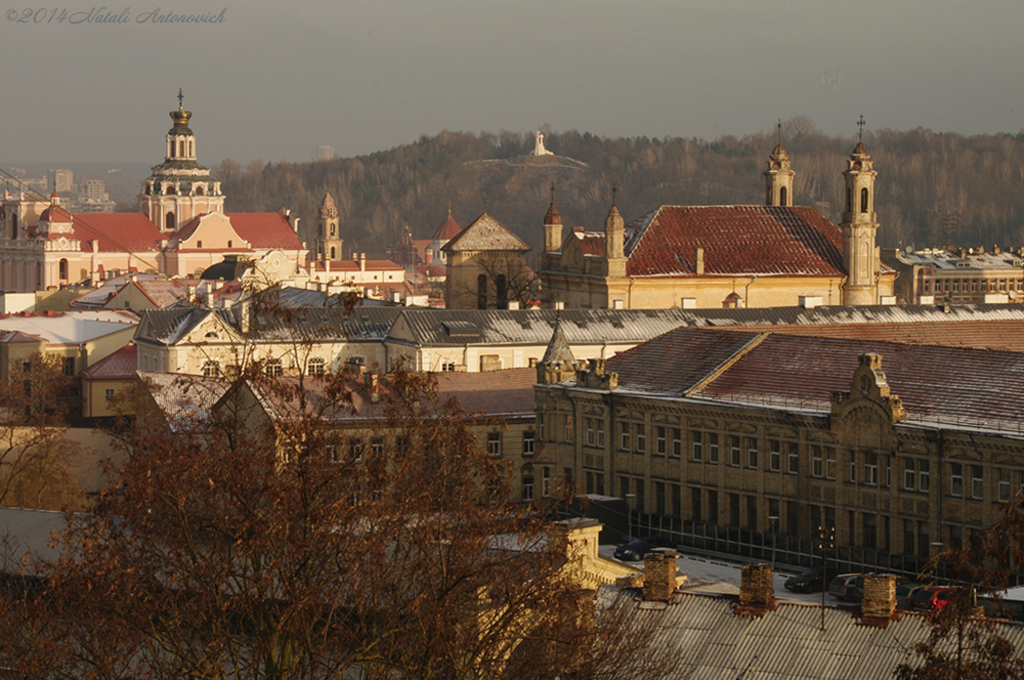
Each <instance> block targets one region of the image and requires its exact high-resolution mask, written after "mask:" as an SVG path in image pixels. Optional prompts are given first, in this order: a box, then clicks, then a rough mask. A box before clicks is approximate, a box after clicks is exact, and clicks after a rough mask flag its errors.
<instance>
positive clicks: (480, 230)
mask: <svg viewBox="0 0 1024 680" xmlns="http://www.w3.org/2000/svg"><path fill="white" fill-rule="evenodd" d="M441 250H444V251H445V252H455V251H484V250H506V251H507V250H520V251H523V250H530V246H528V245H526V244H525V243H524V242H523V240H522V239H521V238H519V237H518V236H516V235H515V234H513V233H512V232H511V231H509V230H508V229H506V228H505V227H504V225H502V224H501V222H499V221H498V220H496V219H494V218H493V217H491V216H490V215H488V214H487V213H484V214H483V215H481V216H480V217H478V218H476V220H475V221H474V222H473V223H472V224H470V225H469V226H468V227H466V228H465V229H463V230H462V231H461V232H460V233H459V235H458V236H456V237H455V238H453V239H452V240H451V241H449V242H448V243H446V244H445V245H444V246H443V247H442V248H441Z"/></svg>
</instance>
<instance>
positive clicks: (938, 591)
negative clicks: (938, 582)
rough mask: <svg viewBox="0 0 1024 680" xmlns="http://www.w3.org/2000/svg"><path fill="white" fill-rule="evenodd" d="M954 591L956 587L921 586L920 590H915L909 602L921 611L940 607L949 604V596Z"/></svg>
mask: <svg viewBox="0 0 1024 680" xmlns="http://www.w3.org/2000/svg"><path fill="white" fill-rule="evenodd" d="M956 591H957V589H956V588H949V587H944V586H932V587H930V588H921V590H919V591H917V592H916V593H915V594H914V596H913V597H912V598H911V600H910V603H911V605H912V606H913V607H914V609H917V610H921V611H929V610H934V609H941V608H943V607H945V606H946V605H947V604H949V600H950V598H951V597H952V596H953V593H955V592H956Z"/></svg>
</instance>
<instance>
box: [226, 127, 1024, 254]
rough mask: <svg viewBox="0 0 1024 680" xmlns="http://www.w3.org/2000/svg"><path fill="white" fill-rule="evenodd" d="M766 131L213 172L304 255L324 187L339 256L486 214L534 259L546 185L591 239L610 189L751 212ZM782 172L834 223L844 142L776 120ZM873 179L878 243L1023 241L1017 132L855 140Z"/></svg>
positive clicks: (625, 200)
mask: <svg viewBox="0 0 1024 680" xmlns="http://www.w3.org/2000/svg"><path fill="white" fill-rule="evenodd" d="M775 142H776V134H775V132H774V131H772V132H771V133H759V134H755V135H747V136H745V137H742V138H736V137H733V136H723V137H720V138H718V139H716V140H714V141H706V140H700V139H684V138H664V139H658V138H653V139H648V138H647V137H634V138H614V139H612V138H604V137H597V136H595V135H592V134H590V133H586V132H585V133H582V134H581V133H579V132H577V131H575V130H570V131H567V132H560V133H559V132H549V133H547V136H546V138H545V144H546V145H547V148H548V149H549V150H551V151H553V152H554V153H555V156H546V157H533V156H529V155H528V153H529V151H530V150H531V149H532V148H533V137H532V135H523V134H520V133H514V132H501V133H500V134H492V133H487V132H483V133H480V134H473V133H466V132H450V131H444V132H441V133H440V134H438V135H436V136H434V137H428V136H426V135H424V136H422V137H421V138H420V139H419V140H418V141H417V142H415V143H412V144H407V145H403V146H398V147H395V148H393V149H389V150H387V151H381V152H377V153H374V154H370V155H368V156H359V157H356V158H344V159H336V160H332V161H324V162H317V163H302V164H291V163H278V164H272V163H267V164H264V163H263V162H262V161H254V162H253V163H250V164H249V165H248V166H247V167H245V168H242V167H240V166H239V165H238V164H237V163H235V162H233V161H231V160H230V159H227V160H224V161H223V162H222V163H221V164H220V165H219V166H217V167H215V168H214V173H215V175H216V176H217V177H218V178H220V179H221V180H222V182H223V190H224V193H225V194H226V195H227V197H228V198H227V210H229V211H264V210H277V209H279V208H280V207H282V206H286V207H288V208H290V209H291V210H292V211H293V212H295V213H297V214H298V215H300V216H301V217H302V218H303V222H302V228H301V233H300V236H301V237H302V238H303V239H305V240H306V241H307V243H309V244H310V245H312V241H313V230H314V229H315V225H316V215H317V209H318V207H319V203H320V199H321V198H322V196H323V194H324V192H325V191H327V190H330V192H331V194H332V195H333V196H334V197H335V201H336V203H337V206H338V210H339V213H340V215H341V218H342V233H343V235H344V237H345V239H346V241H345V249H346V254H347V252H348V250H349V248H350V247H351V248H353V249H355V250H357V251H370V252H373V251H380V250H383V248H384V247H386V246H387V245H389V244H392V243H395V242H397V240H398V238H399V235H400V233H401V229H402V227H404V226H408V227H409V228H410V229H411V230H412V232H413V236H414V237H415V238H428V237H429V236H430V235H431V234H432V233H433V230H434V229H435V228H436V227H437V225H438V224H439V223H440V222H441V220H442V219H443V218H444V216H445V215H446V214H447V213H446V210H447V208H448V207H449V205H450V206H451V209H452V214H453V215H454V216H455V219H456V220H457V221H458V222H459V224H460V225H463V226H465V225H466V224H468V223H469V222H470V221H471V220H472V219H474V218H476V217H477V216H478V215H479V214H480V213H481V212H482V211H483V210H484V207H485V205H486V207H487V210H488V211H489V212H490V213H491V214H492V215H494V216H495V217H496V218H498V219H499V220H500V221H501V222H502V223H503V224H505V225H506V226H507V227H508V228H509V229H511V230H512V231H514V232H515V233H516V234H518V235H519V236H520V237H521V238H523V239H524V240H525V241H526V242H527V243H529V244H530V245H531V246H533V248H534V251H535V252H537V251H539V250H540V248H541V247H542V243H543V234H542V228H541V222H542V218H543V215H544V213H545V211H546V209H547V204H548V202H549V201H550V186H551V184H552V183H554V185H555V187H556V202H557V205H558V210H559V212H560V213H561V215H562V219H563V222H564V223H565V224H566V225H568V226H576V225H581V226H584V227H586V228H587V229H600V228H602V225H603V224H604V218H605V216H606V215H607V212H608V206H609V203H610V200H611V188H612V185H613V183H614V184H618V187H619V190H618V193H617V203H618V206H619V209H620V210H621V212H622V214H623V216H624V217H625V218H626V219H627V221H628V220H632V219H634V218H636V217H639V216H640V215H642V214H644V213H646V212H648V211H649V210H651V209H653V208H655V207H657V206H659V205H664V204H670V205H671V204H676V205H679V204H682V205H686V204H690V205H715V204H761V203H763V201H764V196H763V194H764V178H763V176H762V174H761V173H762V172H763V171H764V168H765V162H766V160H767V157H768V154H769V153H770V152H771V149H772V147H773V146H774V144H775ZM783 142H784V145H785V147H786V149H787V151H788V152H789V155H790V157H791V158H792V160H793V168H794V170H795V171H796V173H797V174H796V181H795V186H794V194H795V195H794V203H795V204H797V205H813V206H815V207H817V208H818V209H819V210H820V211H821V212H822V213H823V214H825V215H826V216H827V217H829V218H830V219H832V220H834V221H836V222H838V220H839V211H840V205H841V200H842V196H843V184H842V176H841V174H840V173H841V172H842V170H843V169H844V168H845V165H846V159H847V158H848V157H849V153H850V151H851V150H852V148H853V146H854V145H855V143H856V140H855V139H853V138H842V137H829V136H826V135H823V134H822V133H821V132H819V131H818V130H817V129H816V128H815V127H814V125H813V123H812V122H811V121H809V120H808V119H806V118H805V117H799V116H798V117H796V118H793V119H791V120H790V121H787V122H786V123H784V124H783ZM864 143H865V145H866V146H867V148H868V151H869V152H870V153H871V155H872V157H873V158H874V160H875V168H876V169H877V170H878V173H879V176H878V184H877V189H878V193H877V197H876V202H875V205H876V210H877V212H878V217H879V222H880V223H881V228H880V229H879V234H878V242H879V244H880V245H882V246H883V247H893V246H897V245H910V244H915V245H917V246H919V247H921V246H926V245H941V244H943V243H945V242H950V243H957V244H959V245H982V244H993V243H1000V244H1001V245H1003V246H1017V245H1022V244H1024V226H1022V225H1024V219H1022V217H1021V215H1020V214H1018V213H1020V211H1021V205H1022V201H1021V198H1022V195H1021V194H1022V188H1024V133H1021V134H1018V135H1016V136H1014V135H1009V134H1000V135H979V136H974V137H964V136H962V135H959V134H956V133H937V132H932V131H930V130H925V129H921V128H919V129H916V130H911V131H906V132H899V131H894V130H880V131H875V132H871V133H869V132H865V135H864Z"/></svg>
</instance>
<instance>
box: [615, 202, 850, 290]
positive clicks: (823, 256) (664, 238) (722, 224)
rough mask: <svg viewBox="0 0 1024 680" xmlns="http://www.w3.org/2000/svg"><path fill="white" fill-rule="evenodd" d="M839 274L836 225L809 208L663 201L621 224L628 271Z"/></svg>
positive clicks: (839, 240)
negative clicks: (699, 265)
mask: <svg viewBox="0 0 1024 680" xmlns="http://www.w3.org/2000/svg"><path fill="white" fill-rule="evenodd" d="M697 248H703V249H704V276H736V275H743V276H754V275H756V276H834V277H839V276H843V275H844V270H843V253H842V235H841V233H840V231H839V228H838V227H837V226H836V225H834V224H832V223H831V222H830V221H829V220H827V219H826V218H825V217H824V216H823V215H822V214H821V213H819V212H818V211H817V210H815V209H813V208H806V207H796V208H779V207H768V206H662V207H661V208H658V209H657V210H655V211H653V212H651V213H648V214H647V215H645V216H644V217H641V218H640V219H638V220H635V221H633V222H631V223H630V224H628V225H627V226H626V236H625V253H626V256H627V257H628V258H629V259H628V261H627V264H626V274H627V276H674V277H679V276H682V277H686V276H697V270H696V261H697Z"/></svg>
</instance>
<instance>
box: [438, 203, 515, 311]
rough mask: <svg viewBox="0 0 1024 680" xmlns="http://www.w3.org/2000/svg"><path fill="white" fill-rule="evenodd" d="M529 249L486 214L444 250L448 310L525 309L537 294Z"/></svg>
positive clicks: (460, 233) (443, 247)
mask: <svg viewBox="0 0 1024 680" xmlns="http://www.w3.org/2000/svg"><path fill="white" fill-rule="evenodd" d="M529 251H530V246H528V245H526V244H525V243H524V242H523V240H522V239H520V238H519V237H518V236H516V235H515V234H513V233H512V232H511V231H509V230H508V229H506V228H505V227H504V225H502V224H501V223H500V222H498V220H496V219H494V218H493V217H491V216H490V215H488V214H487V213H486V212H485V213H484V214H483V215H481V216H480V217H478V218H476V219H475V220H474V221H473V223H472V224H470V225H469V226H468V227H466V228H465V229H463V230H462V231H461V232H459V234H458V236H456V237H455V238H453V239H451V240H450V241H448V242H447V243H446V244H444V246H442V247H441V253H442V256H443V258H444V259H445V260H446V278H445V308H446V309H509V308H510V307H522V308H525V307H526V304H527V303H528V302H530V301H531V299H532V297H533V294H534V291H535V283H534V280H535V276H534V273H533V271H532V270H531V269H530V268H529V267H527V266H526V253H528V252H529Z"/></svg>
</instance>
